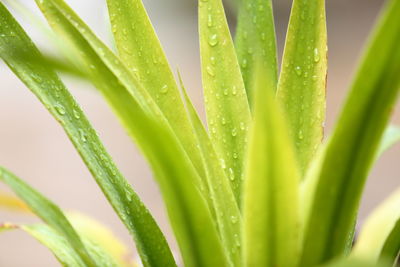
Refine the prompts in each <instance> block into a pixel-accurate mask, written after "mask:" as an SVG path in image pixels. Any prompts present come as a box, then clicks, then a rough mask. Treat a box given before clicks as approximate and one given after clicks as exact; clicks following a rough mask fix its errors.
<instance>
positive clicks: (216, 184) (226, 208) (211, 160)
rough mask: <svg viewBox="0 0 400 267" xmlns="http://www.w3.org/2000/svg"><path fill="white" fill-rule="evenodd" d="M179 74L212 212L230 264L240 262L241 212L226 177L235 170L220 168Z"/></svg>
mask: <svg viewBox="0 0 400 267" xmlns="http://www.w3.org/2000/svg"><path fill="white" fill-rule="evenodd" d="M178 76H179V79H180V82H181V87H182V91H183V95H184V99H185V104H186V107H187V110H188V112H189V116H190V119H191V122H192V125H193V129H194V131H195V133H196V137H197V143H198V144H199V146H200V150H201V152H202V160H203V163H204V166H205V167H206V175H207V183H208V187H209V188H210V193H211V200H212V205H213V207H214V212H215V213H216V221H217V224H218V230H219V234H220V237H221V240H222V243H223V245H224V247H225V249H226V251H227V254H228V255H229V259H230V260H231V263H232V265H233V266H240V264H241V247H240V242H241V241H240V236H241V226H242V216H241V214H240V210H239V207H238V205H237V203H236V200H235V196H234V194H233V191H232V188H231V186H230V183H229V179H230V180H232V179H235V177H234V173H233V172H231V173H230V176H229V179H228V177H227V176H226V173H225V172H224V170H223V169H222V168H221V165H220V164H219V161H218V157H217V154H216V152H215V149H214V147H213V144H212V143H211V140H210V137H209V136H208V134H207V132H206V129H205V128H204V126H203V124H202V122H201V120H200V118H199V116H198V114H197V112H196V110H195V108H194V106H193V104H192V101H191V100H190V98H189V96H188V94H187V92H186V89H185V87H184V86H183V82H182V79H181V76H180V74H179V73H178Z"/></svg>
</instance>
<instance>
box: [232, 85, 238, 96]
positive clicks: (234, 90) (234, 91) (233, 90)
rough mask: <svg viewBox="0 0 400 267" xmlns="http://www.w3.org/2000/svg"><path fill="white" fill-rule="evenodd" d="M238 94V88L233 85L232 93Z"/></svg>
mask: <svg viewBox="0 0 400 267" xmlns="http://www.w3.org/2000/svg"><path fill="white" fill-rule="evenodd" d="M236 94H237V88H236V86H233V87H232V95H236Z"/></svg>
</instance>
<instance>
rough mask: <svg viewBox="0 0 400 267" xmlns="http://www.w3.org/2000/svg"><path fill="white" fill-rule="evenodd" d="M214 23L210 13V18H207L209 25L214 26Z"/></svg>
mask: <svg viewBox="0 0 400 267" xmlns="http://www.w3.org/2000/svg"><path fill="white" fill-rule="evenodd" d="M212 25H213V20H212V16H211V14H208V20H207V26H208V27H212Z"/></svg>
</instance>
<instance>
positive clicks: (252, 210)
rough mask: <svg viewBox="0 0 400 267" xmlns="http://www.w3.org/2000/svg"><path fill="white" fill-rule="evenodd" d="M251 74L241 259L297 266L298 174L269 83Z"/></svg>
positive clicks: (251, 263)
mask: <svg viewBox="0 0 400 267" xmlns="http://www.w3.org/2000/svg"><path fill="white" fill-rule="evenodd" d="M256 74H257V76H256V80H255V86H256V88H255V92H256V103H255V118H254V124H253V127H252V131H251V137H250V144H249V151H248V158H247V165H246V170H247V172H246V179H245V181H246V182H245V186H244V207H243V214H244V215H243V216H244V230H243V231H244V240H243V245H244V262H245V266H296V263H297V262H296V260H297V259H298V244H299V232H298V230H299V227H298V224H299V217H298V214H297V213H298V212H297V211H298V183H299V180H300V175H299V171H298V167H297V162H296V159H295V152H294V146H293V144H292V141H291V138H290V136H289V134H288V132H287V125H286V124H285V123H286V121H285V120H284V116H283V112H282V111H281V109H280V106H279V103H277V101H276V100H275V97H274V94H273V92H274V88H271V87H268V86H269V83H268V82H267V81H266V80H265V79H264V78H266V77H265V76H263V75H260V74H261V72H257V73H256ZM283 166H284V167H283Z"/></svg>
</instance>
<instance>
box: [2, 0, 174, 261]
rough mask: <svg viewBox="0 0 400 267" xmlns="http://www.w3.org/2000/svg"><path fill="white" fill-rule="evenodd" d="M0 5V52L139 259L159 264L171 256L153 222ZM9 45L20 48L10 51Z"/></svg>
mask: <svg viewBox="0 0 400 267" xmlns="http://www.w3.org/2000/svg"><path fill="white" fill-rule="evenodd" d="M0 11H1V16H0V57H2V58H3V60H4V61H5V62H6V63H7V64H8V65H9V67H10V68H11V70H12V71H13V72H14V73H15V74H16V75H17V76H18V77H19V78H20V79H21V80H22V81H23V82H24V83H25V84H26V85H27V87H28V88H29V89H30V90H31V91H32V92H33V93H34V94H35V95H36V96H37V97H38V98H39V100H40V101H41V102H42V103H43V104H44V105H45V107H46V108H47V109H48V110H49V111H50V113H51V114H52V115H53V116H54V117H55V118H56V119H57V120H58V121H59V122H60V123H61V126H62V127H63V128H64V130H65V132H66V133H67V135H68V136H69V138H70V139H71V141H72V143H73V145H74V146H75V148H76V149H77V151H78V152H79V154H80V155H81V157H82V159H83V160H84V162H85V164H86V165H87V167H88V168H89V170H90V172H91V173H92V175H93V177H94V178H95V180H96V182H97V183H98V185H99V186H100V188H101V189H102V191H103V192H104V194H105V195H106V197H107V199H108V200H109V202H110V203H111V205H112V206H113V208H114V209H115V211H116V212H117V214H118V215H119V217H120V218H121V220H122V221H123V222H124V224H125V225H126V226H127V228H128V229H129V231H130V233H131V234H133V235H134V238H135V240H136V245H137V248H138V250H139V253H141V255H142V258H143V259H144V260H143V261H144V262H145V264H147V262H149V263H152V264H154V262H158V261H161V259H163V260H162V262H160V265H161V266H166V265H165V263H166V262H168V261H170V262H174V261H173V257H172V253H171V252H170V250H169V247H168V245H167V242H166V241H165V238H164V236H163V235H162V233H161V231H160V229H159V228H158V226H157V224H156V222H155V221H154V219H153V218H152V216H151V214H150V213H149V212H148V210H147V209H146V208H145V207H144V205H143V204H142V202H141V201H140V200H139V198H138V196H137V195H136V194H135V192H134V191H133V190H132V188H131V186H130V185H129V184H128V182H127V181H126V180H125V178H124V177H123V176H122V174H121V173H120V172H119V170H118V169H117V168H116V166H115V164H114V162H113V161H112V159H111V157H110V156H109V155H108V153H107V152H106V150H105V148H104V147H103V145H102V144H101V142H100V140H99V138H98V136H97V134H96V132H95V131H94V129H93V128H92V127H91V125H90V124H89V121H88V120H87V118H86V116H85V115H84V114H83V112H82V110H81V109H80V107H79V106H78V104H77V103H76V102H75V100H74V99H73V97H72V96H71V95H70V93H69V92H68V91H67V89H66V88H65V86H64V85H63V84H62V82H61V81H60V80H59V78H58V77H57V75H56V74H55V73H54V72H53V71H51V69H49V68H48V67H46V66H45V65H44V64H42V63H40V64H38V62H39V61H30V60H29V59H30V58H31V57H32V55H35V58H40V52H39V51H38V50H37V49H36V47H35V46H34V44H33V43H32V42H31V40H30V39H29V37H28V36H27V35H26V34H25V32H24V31H23V30H22V28H21V27H20V26H19V25H18V24H17V22H16V21H15V20H14V19H13V18H12V16H11V15H10V14H9V13H8V12H7V10H6V9H5V8H4V7H3V6H2V5H0ZM10 47H11V48H10ZM10 49H11V50H10ZM10 51H11V52H12V51H20V53H21V52H23V54H19V55H17V56H15V55H14V54H13V53H10ZM25 56H26V57H25ZM23 59H25V60H23Z"/></svg>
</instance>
